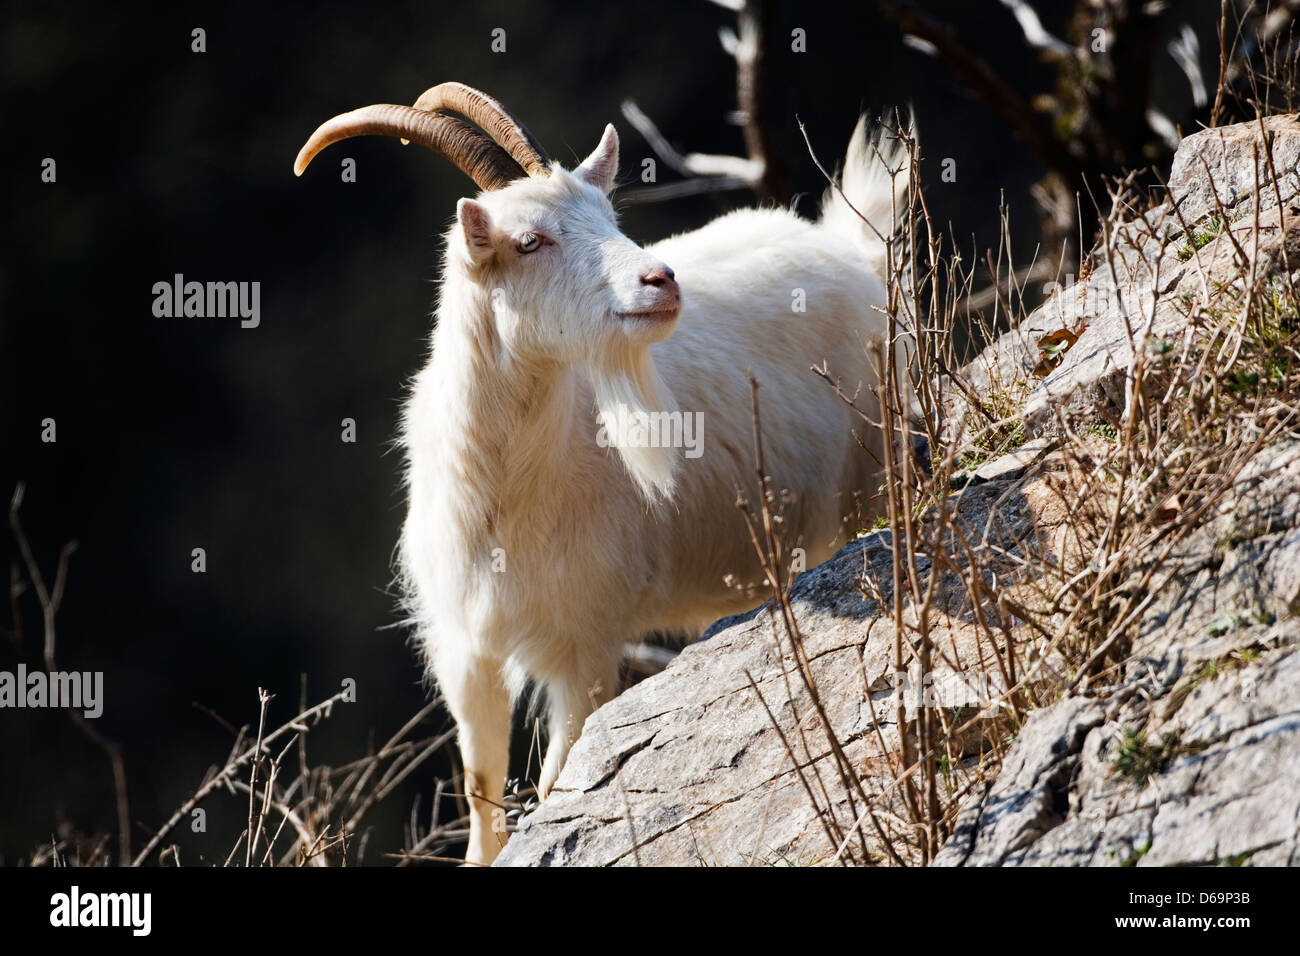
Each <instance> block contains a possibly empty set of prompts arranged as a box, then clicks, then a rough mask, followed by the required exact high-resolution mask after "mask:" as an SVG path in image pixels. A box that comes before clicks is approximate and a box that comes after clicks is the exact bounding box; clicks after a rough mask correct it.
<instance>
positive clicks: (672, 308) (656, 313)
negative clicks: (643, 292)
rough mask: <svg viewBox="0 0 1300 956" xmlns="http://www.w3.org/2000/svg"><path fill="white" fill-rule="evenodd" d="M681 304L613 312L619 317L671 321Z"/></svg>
mask: <svg viewBox="0 0 1300 956" xmlns="http://www.w3.org/2000/svg"><path fill="white" fill-rule="evenodd" d="M681 311H682V304H681V303H680V302H676V303H674V304H672V305H666V306H661V307H659V308H657V309H637V310H634V311H629V312H615V313H614V315H615V316H616V317H617V318H620V319H644V320H645V321H647V322H671V321H672V320H674V319H676V318H677V316H679V315H680V314H681Z"/></svg>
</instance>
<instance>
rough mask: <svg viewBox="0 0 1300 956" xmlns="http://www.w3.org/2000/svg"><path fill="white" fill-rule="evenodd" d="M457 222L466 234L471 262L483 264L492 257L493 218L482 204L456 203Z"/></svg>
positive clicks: (466, 246) (466, 248)
mask: <svg viewBox="0 0 1300 956" xmlns="http://www.w3.org/2000/svg"><path fill="white" fill-rule="evenodd" d="M456 221H457V222H459V223H460V228H461V231H462V232H464V234H465V250H466V251H467V252H468V253H469V257H470V261H471V262H474V263H479V262H482V261H483V260H484V259H486V258H488V257H489V256H490V255H492V216H491V214H490V213H489V212H488V211H487V209H486V208H484V206H483V204H482V203H478V202H475V201H474V200H473V199H462V200H461V201H460V202H458V203H456Z"/></svg>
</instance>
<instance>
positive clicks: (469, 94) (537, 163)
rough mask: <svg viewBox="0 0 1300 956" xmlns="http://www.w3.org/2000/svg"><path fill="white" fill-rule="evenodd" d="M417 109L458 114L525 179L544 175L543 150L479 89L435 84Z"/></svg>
mask: <svg viewBox="0 0 1300 956" xmlns="http://www.w3.org/2000/svg"><path fill="white" fill-rule="evenodd" d="M415 108H416V109H417V110H428V111H429V112H431V113H434V112H447V111H449V112H453V113H459V114H460V115H461V116H464V117H465V118H466V119H469V120H473V121H474V122H475V123H477V124H478V125H479V126H481V127H482V128H483V130H484V132H486V133H487V134H488V135H489V136H491V137H492V139H493V140H494V141H495V142H496V143H497V144H498V145H500V146H501V147H502V148H503V149H504V150H505V151H506V152H507V153H509V154H510V156H511V158H513V159H514V161H515V162H517V163H518V164H519V165H520V166H522V167H523V168H524V171H525V172H527V173H528V175H529V176H545V175H546V174H547V173H548V172H549V167H550V165H551V161H550V159H549V158H548V157H547V155H546V150H544V149H542V147H541V144H539V143H538V142H537V140H536V139H534V138H533V134H532V133H530V132H528V127H526V126H524V124H523V123H521V122H520V121H519V120H518V119H517V118H516V117H515V115H514V114H513V113H511V112H510V111H509V110H508V109H506V108H505V107H504V106H502V105H501V103H499V102H497V101H496V100H494V99H493V98H492V97H490V96H488V95H487V94H486V93H484V92H483V91H482V90H476V89H474V87H472V86H466V85H465V84H464V83H439V84H438V85H437V86H431V87H429V89H427V90H425V91H424V92H423V93H421V94H420V98H419V99H418V100H416V101H415Z"/></svg>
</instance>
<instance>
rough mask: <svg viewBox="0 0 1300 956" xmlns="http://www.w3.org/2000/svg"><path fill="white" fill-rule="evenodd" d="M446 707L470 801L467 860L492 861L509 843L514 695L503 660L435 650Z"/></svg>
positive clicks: (435, 665) (440, 685)
mask: <svg viewBox="0 0 1300 956" xmlns="http://www.w3.org/2000/svg"><path fill="white" fill-rule="evenodd" d="M433 665H434V666H433V670H434V674H435V676H436V677H437V680H438V686H439V687H440V688H441V690H442V693H443V696H444V697H445V698H446V700H447V707H448V709H449V710H450V711H451V715H452V717H454V718H455V719H456V729H457V735H458V736H459V738H460V755H461V760H462V762H463V763H464V765H465V795H466V799H467V800H468V801H469V849H468V850H467V851H466V853H465V862H466V863H471V864H482V865H487V864H489V863H491V862H492V861H493V860H495V859H496V858H497V854H498V853H500V852H501V848H502V847H503V846H505V845H506V839H507V837H508V833H507V831H506V816H505V809H504V806H503V804H504V802H505V784H506V772H507V771H508V770H509V763H510V694H509V693H508V692H507V690H506V685H505V680H504V679H503V677H502V673H501V665H500V664H499V663H498V662H497V661H494V660H489V659H487V658H482V657H462V656H460V655H436V656H435V659H434V662H433Z"/></svg>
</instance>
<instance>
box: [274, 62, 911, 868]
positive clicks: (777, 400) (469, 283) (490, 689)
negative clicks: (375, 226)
mask: <svg viewBox="0 0 1300 956" xmlns="http://www.w3.org/2000/svg"><path fill="white" fill-rule="evenodd" d="M444 111H445V112H444ZM450 111H455V112H458V113H461V114H462V115H464V116H466V117H468V118H470V119H472V120H474V122H476V123H477V124H478V125H479V126H481V127H482V129H483V130H484V131H486V133H487V134H488V135H484V133H482V132H480V131H479V130H477V129H475V128H473V127H471V126H469V125H468V124H466V123H464V122H462V121H461V120H459V119H457V118H455V117H452V116H449V115H447V112H450ZM368 133H380V134H386V135H390V136H400V137H403V138H404V139H408V140H413V141H416V142H419V143H420V144H422V145H424V146H427V147H429V148H431V149H434V150H435V151H437V152H439V153H441V154H442V155H444V156H446V157H447V158H449V159H451V160H452V161H454V162H456V163H457V165H459V166H460V168H461V169H462V170H464V171H465V172H467V173H468V174H469V175H471V177H473V178H474V179H475V181H476V182H477V183H478V184H479V186H481V187H482V188H483V189H484V192H482V193H481V194H480V195H479V196H478V197H477V198H475V199H461V200H460V202H459V204H458V205H457V210H456V222H455V224H454V225H453V226H452V227H451V228H450V229H449V230H448V232H447V235H446V261H445V265H444V268H443V276H442V283H441V288H440V292H439V297H438V308H437V325H436V327H435V329H434V332H433V348H432V356H431V358H430V360H429V362H428V364H427V365H426V366H425V368H424V370H423V371H422V372H420V373H419V375H418V376H417V378H416V380H415V384H414V389H413V392H412V394H411V397H410V401H409V403H408V404H407V406H406V414H405V421H404V426H403V432H402V434H403V441H404V444H405V447H406V450H407V455H408V460H409V473H408V482H409V494H410V511H409V514H408V516H407V519H406V524H405V527H404V529H403V532H402V542H401V557H400V568H401V573H402V577H403V581H404V584H405V586H406V593H407V594H408V595H409V605H410V610H411V612H412V617H413V621H414V623H415V625H416V628H417V638H418V641H419V642H420V645H421V647H422V650H423V653H424V655H425V658H426V661H427V664H428V668H429V670H430V671H431V673H432V674H433V676H434V677H435V679H436V681H437V683H438V686H439V687H440V688H441V691H442V693H443V694H444V695H445V697H446V700H447V704H448V706H449V708H450V710H451V713H452V715H453V716H454V717H455V719H456V722H457V725H458V728H459V737H460V749H461V754H462V756H463V759H464V767H465V782H466V789H467V792H468V794H469V798H470V806H471V811H472V816H471V825H470V837H469V848H468V854H467V860H468V861H470V862H474V863H489V862H491V861H492V860H493V859H494V858H495V857H496V855H497V854H498V852H500V849H501V847H502V846H503V845H504V842H505V838H506V828H505V826H504V813H503V812H501V811H500V807H501V803H502V799H503V786H504V780H505V777H506V772H507V762H508V754H509V738H510V721H511V711H512V705H513V703H514V701H515V700H516V699H517V698H518V696H519V694H520V693H521V691H522V690H523V689H524V687H525V685H526V684H528V683H529V682H530V681H531V682H534V683H536V684H538V685H540V686H541V687H542V688H544V690H545V692H546V699H547V702H548V705H549V719H548V725H549V744H548V747H547V752H546V759H545V761H544V763H543V766H542V771H541V778H540V781H539V792H540V794H541V795H542V796H543V797H544V796H545V795H546V794H547V793H548V792H549V790H550V789H551V787H552V786H553V785H554V784H555V781H556V777H557V776H558V775H559V773H560V769H561V767H562V766H563V764H564V761H565V758H566V756H567V754H568V752H569V748H570V746H571V745H572V743H573V741H574V740H575V738H576V737H577V736H578V734H579V733H580V731H581V729H582V725H583V721H584V720H585V719H586V717H587V716H588V715H589V714H590V713H591V712H592V710H593V709H595V708H596V707H597V706H599V705H600V704H601V703H602V702H604V701H606V700H608V699H609V698H610V697H611V696H612V695H613V694H614V693H616V692H617V688H618V679H619V664H620V655H621V652H622V650H623V647H624V644H625V642H626V641H628V640H629V639H635V638H638V637H641V636H642V635H645V634H647V633H649V632H653V631H661V632H676V633H678V634H684V635H693V636H698V634H699V633H700V632H701V631H702V630H703V629H704V628H706V627H707V626H708V625H709V624H710V623H712V622H713V621H715V620H717V619H718V618H720V617H723V616H725V615H728V614H732V613H735V612H738V611H741V610H745V609H747V608H748V607H752V606H753V604H754V603H755V598H754V597H753V594H754V593H755V592H754V591H753V590H749V591H748V592H747V590H746V588H745V587H743V585H745V584H748V585H751V586H752V585H756V584H758V583H759V582H761V581H762V572H761V568H760V565H759V561H758V557H757V555H756V554H755V551H754V548H753V545H752V543H751V540H750V536H749V534H748V532H747V530H746V526H745V523H744V518H743V516H742V514H741V512H740V511H739V510H738V509H737V507H736V496H737V490H738V489H742V488H743V489H750V490H751V491H752V488H751V485H752V482H753V477H752V476H753V469H754V458H753V455H754V449H753V437H752V416H751V408H750V404H751V403H750V389H749V384H748V378H747V375H748V373H749V372H751V371H752V372H753V374H754V375H755V376H756V378H757V380H758V381H759V383H760V385H761V387H762V393H761V394H762V399H763V411H764V445H765V455H766V463H767V468H768V471H769V472H770V473H771V474H772V475H773V477H774V480H775V481H776V482H777V484H778V486H779V487H781V488H784V489H788V490H789V491H790V492H791V494H792V498H791V499H790V501H791V503H790V504H789V505H788V506H787V508H786V510H785V525H784V535H785V538H786V540H787V542H789V543H791V544H795V543H797V544H799V545H800V546H802V547H803V548H804V549H805V552H806V556H807V562H808V566H809V567H811V566H812V564H813V563H816V562H819V561H821V560H824V559H825V558H826V557H828V556H830V555H831V554H832V553H834V551H835V549H836V548H837V547H838V546H839V545H840V544H841V543H842V542H843V541H844V540H845V538H846V532H849V531H852V530H854V529H856V528H857V527H860V526H861V525H860V524H858V523H857V522H859V521H861V520H864V518H865V517H868V516H869V515H870V514H871V513H872V510H873V509H872V506H871V503H870V501H869V500H868V499H869V498H871V497H872V496H874V494H875V492H876V490H877V488H878V486H879V484H880V482H881V480H882V479H881V475H880V469H879V466H878V465H877V464H876V463H875V462H874V461H873V460H872V456H871V455H869V454H868V453H867V452H865V451H863V449H862V448H861V447H860V446H859V444H858V440H857V438H856V437H855V434H854V432H855V428H857V429H859V430H860V429H861V421H860V420H859V419H858V418H857V417H856V416H855V414H854V413H853V412H852V410H851V409H849V408H848V407H847V406H846V404H845V403H844V402H843V401H842V400H841V399H840V398H839V397H837V396H836V395H835V394H834V392H833V390H832V389H831V388H829V387H828V386H827V385H826V383H824V382H822V381H820V380H819V379H818V378H817V377H816V376H815V375H813V374H812V372H811V371H810V367H811V366H813V365H822V364H826V365H828V366H829V370H830V373H831V375H832V376H834V377H835V378H837V379H838V380H839V381H840V383H841V385H842V388H843V389H844V391H846V392H848V393H850V394H852V393H855V392H857V393H858V397H859V405H860V407H862V408H864V410H866V411H867V412H868V414H870V415H873V416H874V415H876V414H878V409H877V406H876V399H875V396H874V393H873V389H874V386H875V382H876V378H877V376H876V373H875V371H874V369H875V364H874V359H873V358H872V356H871V355H870V354H869V348H870V343H871V342H872V341H875V342H881V341H883V337H884V335H885V333H886V328H887V322H886V320H885V318H884V316H883V315H881V314H880V312H879V311H877V310H878V308H879V307H880V306H882V305H883V304H884V302H885V289H884V286H883V284H882V279H881V275H880V273H881V271H882V264H883V261H884V256H885V248H884V244H883V242H882V241H881V239H880V237H879V234H878V233H877V232H876V231H875V230H874V229H872V228H870V227H868V226H867V225H866V224H865V223H864V222H863V218H862V217H866V219H868V220H869V221H870V222H871V223H872V224H873V225H874V226H875V227H876V229H878V230H879V231H880V233H885V234H888V233H889V232H890V231H891V230H892V226H893V222H892V219H893V211H892V209H893V207H894V206H895V204H896V202H897V200H898V197H899V196H900V195H901V193H902V191H903V190H905V189H906V186H907V176H906V171H905V169H904V172H903V173H902V174H901V175H898V176H897V177H896V178H894V179H893V180H892V181H891V176H890V173H889V170H888V168H887V167H889V166H900V165H901V166H904V167H905V165H906V164H905V163H901V162H899V159H900V155H901V153H900V150H899V149H898V147H897V146H894V147H887V148H886V149H885V153H886V155H882V154H881V152H880V149H879V148H878V147H879V145H880V144H878V143H871V142H869V138H868V136H867V133H866V126H865V123H864V122H859V124H858V128H857V130H856V131H855V132H854V136H853V140H852V142H851V144H850V146H849V150H848V155H847V159H846V163H845V168H844V174H843V190H844V194H845V195H847V197H848V201H849V202H851V203H852V207H853V208H850V206H849V202H846V201H845V199H844V198H843V197H842V196H841V195H840V194H839V193H838V192H837V191H835V190H832V191H830V192H829V193H828V194H827V197H826V199H825V202H824V205H823V211H822V218H821V220H820V221H819V222H816V223H813V222H808V221H806V220H804V219H801V218H799V217H798V216H796V215H795V214H794V213H792V212H789V211H787V210H785V209H747V210H743V211H738V212H732V213H730V214H727V215H725V216H722V217H721V218H719V219H717V220H715V221H714V222H712V223H710V224H709V225H707V226H705V227H704V228H702V229H699V230H697V231H695V232H691V233H687V234H684V235H679V236H676V237H674V238H671V239H668V240H666V241H664V242H661V243H657V244H656V245H653V246H648V247H646V248H641V247H640V246H638V245H636V244H635V243H634V242H632V240H630V239H628V238H627V237H626V236H624V235H623V234H622V233H621V232H620V231H619V228H618V224H617V217H616V214H615V211H614V207H613V206H612V205H611V204H610V202H609V200H608V198H606V197H607V194H608V193H609V192H610V190H611V189H612V188H613V186H614V181H615V175H616V172H617V168H618V135H617V133H616V132H615V131H614V127H613V126H607V127H606V128H605V133H604V136H603V137H602V138H601V140H600V145H599V146H597V147H596V149H595V151H594V152H593V153H592V154H591V155H590V156H588V157H587V159H586V160H585V161H584V162H583V163H582V164H581V165H580V166H579V167H578V168H577V169H575V170H573V171H572V172H569V171H566V170H564V169H562V168H561V167H560V165H559V164H558V163H551V162H549V161H548V160H547V158H546V156H545V154H544V153H543V152H542V151H541V149H540V147H538V146H537V144H536V142H535V141H534V140H533V139H532V137H531V136H530V135H529V134H528V132H527V130H526V129H524V127H523V126H522V125H521V124H520V123H518V121H517V120H515V119H514V118H513V117H512V116H511V115H510V114H509V113H508V112H507V111H506V110H505V109H504V108H503V107H502V106H501V105H500V104H499V103H496V102H495V101H494V100H492V99H490V98H489V97H486V96H485V95H483V94H482V93H479V92H478V91H476V90H473V89H470V88H468V87H464V86H461V85H460V84H454V83H445V84H442V85H440V86H438V87H434V88H433V89H431V90H429V91H428V92H427V93H426V94H424V96H422V97H421V98H420V99H419V100H418V101H417V102H416V106H415V107H414V108H411V107H401V106H391V105H384V106H372V107H366V108H364V109H361V110H357V111H355V112H353V113H349V114H345V115H343V116H339V117H335V118H334V119H333V120H331V121H329V122H328V123H326V124H324V125H323V126H322V127H321V128H320V129H319V130H317V132H316V133H315V134H314V135H313V136H312V138H311V139H310V140H309V141H308V143H307V144H306V145H305V146H304V147H303V150H302V152H301V153H300V154H299V157H298V161H297V164H296V166H295V170H296V171H297V172H298V173H301V172H302V170H303V169H304V168H305V167H306V165H307V163H308V162H310V161H311V158H312V157H313V156H314V155H315V154H316V153H317V152H319V150H321V149H323V148H324V147H325V146H327V145H328V144H329V143H331V142H334V141H335V140H338V139H342V138H344V137H346V136H357V135H363V134H368ZM489 135H490V137H491V139H489V138H488V136H489ZM855 209H856V212H855V211H854V210H855ZM858 213H861V214H862V216H859V215H858ZM669 263H670V264H671V266H672V267H671V268H670V267H669V265H668V264H669ZM801 305H803V306H804V308H803V309H801V308H800V306H801ZM895 347H896V348H898V349H899V350H900V351H899V352H898V353H897V354H899V355H900V356H903V357H902V358H900V361H906V357H905V355H904V353H903V351H902V349H903V345H902V340H901V338H900V341H899V343H898V344H896V346H895ZM900 367H905V366H900ZM654 413H668V415H669V416H671V415H672V413H681V414H683V415H687V414H692V415H694V416H697V417H694V418H693V419H692V421H700V422H702V423H703V426H704V431H703V435H702V436H697V437H702V438H703V442H702V446H701V447H700V449H699V450H698V451H693V450H692V451H688V450H684V449H682V448H680V447H678V448H674V447H654V445H655V444H656V442H655V439H656V438H662V437H663V436H662V435H658V434H655V428H653V427H651V428H649V429H647V428H645V427H640V428H638V427H637V426H638V424H639V425H642V426H644V425H645V424H646V423H647V422H651V421H652V420H651V419H650V418H649V417H638V416H650V415H653V414H654ZM699 416H702V417H699ZM665 420H673V419H672V418H666V417H660V418H657V419H654V420H653V421H656V422H658V423H660V424H662V423H663V422H664V421H665ZM868 432H869V433H868V434H866V435H860V436H858V437H861V438H862V439H863V441H864V442H865V443H866V444H867V445H868V447H870V448H872V450H873V452H874V453H875V456H876V458H878V459H879V458H880V457H881V453H882V447H881V444H882V443H881V437H880V434H879V432H878V430H876V429H868ZM606 438H608V439H609V440H607V441H606V440H602V439H606ZM647 439H649V440H647ZM660 444H664V443H662V442H661V443H660ZM666 444H671V442H668V443H666ZM699 452H702V454H701V453H699ZM846 518H847V519H848V522H847V523H846ZM733 579H734V580H733ZM735 582H740V583H741V584H742V587H739V588H738V587H736V586H734V585H735Z"/></svg>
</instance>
